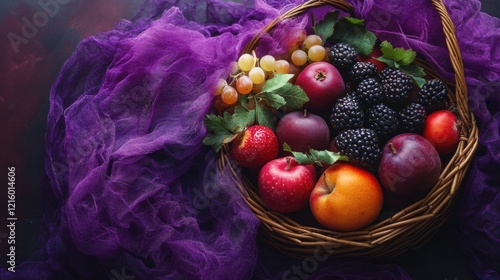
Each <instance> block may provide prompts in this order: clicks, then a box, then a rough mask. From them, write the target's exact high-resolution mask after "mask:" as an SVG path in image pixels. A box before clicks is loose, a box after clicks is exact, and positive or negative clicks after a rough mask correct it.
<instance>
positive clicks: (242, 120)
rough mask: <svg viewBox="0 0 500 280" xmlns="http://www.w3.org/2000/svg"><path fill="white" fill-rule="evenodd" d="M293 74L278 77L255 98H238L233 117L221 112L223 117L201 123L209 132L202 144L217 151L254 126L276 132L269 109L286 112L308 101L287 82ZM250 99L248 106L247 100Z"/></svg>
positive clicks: (246, 96) (210, 117)
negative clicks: (238, 102) (283, 109)
mask: <svg viewBox="0 0 500 280" xmlns="http://www.w3.org/2000/svg"><path fill="white" fill-rule="evenodd" d="M292 77H293V74H277V75H275V76H274V77H273V78H271V79H269V80H267V82H266V84H265V85H264V87H263V88H262V91H261V92H259V93H256V94H248V95H240V103H241V105H240V106H236V107H235V108H234V113H233V114H229V113H228V112H224V113H223V114H222V116H218V115H214V114H209V115H207V116H206V117H205V120H204V123H205V127H206V128H207V130H208V133H207V135H206V136H205V138H204V139H203V144H205V145H208V146H211V147H212V148H213V149H215V150H216V151H219V150H220V149H221V148H222V146H223V145H224V144H227V143H230V142H231V141H233V140H234V139H235V138H236V137H237V136H238V134H239V133H241V132H243V131H245V130H246V129H247V128H248V127H250V126H251V125H253V124H255V123H257V124H260V125H265V126H267V127H270V128H271V129H273V130H274V129H275V126H276V122H277V117H276V115H275V113H274V112H273V110H272V109H282V108H283V107H285V106H286V108H287V109H288V110H295V109H299V108H301V107H302V106H303V105H304V104H305V103H306V102H307V101H309V98H307V95H306V94H305V92H304V91H303V90H302V89H301V88H300V87H299V86H296V85H292V84H291V83H290V82H289V81H290V79H291V78H292ZM252 99H253V102H252V103H251V104H255V106H250V100H252Z"/></svg>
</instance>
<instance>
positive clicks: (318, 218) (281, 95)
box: [204, 0, 478, 258]
mask: <svg viewBox="0 0 500 280" xmlns="http://www.w3.org/2000/svg"><path fill="white" fill-rule="evenodd" d="M432 2H433V4H434V6H435V7H436V9H437V10H438V11H439V14H440V17H441V21H442V23H443V34H444V36H445V38H446V41H447V46H448V49H449V54H450V60H451V64H452V65H453V68H454V71H455V81H453V82H450V81H445V80H444V79H442V78H441V77H439V75H438V74H436V72H435V71H433V69H432V68H431V67H430V66H429V65H428V64H426V62H425V61H424V60H422V59H420V58H418V55H417V54H416V53H415V52H414V51H413V50H411V49H404V48H398V47H394V46H393V45H392V44H391V42H389V41H387V40H384V41H380V40H379V39H378V38H376V36H375V35H374V34H373V33H371V32H370V31H369V30H367V29H366V28H365V26H364V22H363V20H362V19H359V18H356V17H354V16H352V14H353V11H352V7H351V6H350V5H349V4H348V3H346V2H344V1H338V0H337V1H334V0H330V1H320V0H310V1H308V2H305V3H304V4H302V5H299V6H296V7H294V8H292V9H290V10H289V11H288V12H285V13H284V14H282V15H281V16H280V17H278V18H276V19H275V20H273V21H272V22H270V23H269V24H268V25H267V26H266V27H265V28H264V29H263V30H261V31H259V32H258V33H257V34H256V35H255V37H254V38H252V40H251V41H250V42H249V43H248V44H247V45H246V46H245V48H244V50H243V51H242V54H241V56H240V57H239V58H238V60H237V61H235V64H234V67H233V68H234V69H233V70H232V73H231V75H230V76H229V77H227V79H226V78H225V79H221V80H220V81H219V84H218V85H217V87H216V90H215V97H214V107H215V108H216V109H217V114H209V115H207V116H206V118H205V125H206V127H207V131H208V134H207V136H206V137H205V139H204V144H206V145H209V146H212V147H213V148H214V149H215V150H216V151H218V152H219V155H220V156H219V167H220V168H221V169H224V168H229V169H230V170H231V174H233V177H234V178H233V179H234V181H235V182H236V183H237V185H238V186H239V188H240V190H241V193H242V195H243V196H244V197H245V199H246V202H247V203H248V205H249V207H250V208H251V209H252V211H253V212H254V213H255V215H256V217H258V218H259V219H260V220H261V230H260V238H261V240H263V241H264V242H267V243H269V244H271V245H272V246H274V247H276V248H278V249H280V250H282V251H284V252H286V253H288V254H290V255H293V256H299V257H304V256H310V255H311V254H314V253H318V252H319V251H321V250H325V251H327V252H328V253H329V254H332V255H335V256H342V257H356V258H375V257H384V256H395V255H397V254H400V253H402V252H404V251H406V250H408V249H411V248H414V247H416V246H418V245H421V244H422V242H424V241H425V240H426V239H427V238H429V237H430V236H431V235H432V233H433V232H434V230H435V229H436V228H438V227H439V225H441V224H442V223H443V222H444V221H445V220H446V217H447V216H448V214H449V212H450V210H451V208H452V207H453V202H454V201H455V200H456V198H457V196H458V194H459V189H460V185H461V182H462V179H463V177H464V175H465V173H466V171H467V168H468V166H469V163H470V161H471V158H472V155H473V154H474V152H475V149H476V147H477V137H478V131H477V127H476V125H475V122H474V116H473V115H472V114H471V113H470V112H469V108H468V104H467V89H466V85H465V79H464V73H463V66H462V61H461V56H460V52H459V49H458V44H457V39H456V37H455V34H454V30H453V23H452V22H451V20H450V18H449V16H448V14H447V12H446V8H445V7H444V5H443V4H442V3H441V2H440V1H437V0H432ZM323 6H326V7H331V11H328V12H327V13H326V14H325V15H324V16H323V17H322V19H321V20H319V21H317V20H315V19H314V18H313V20H312V21H313V22H312V24H311V25H310V28H303V29H302V30H301V31H300V32H295V33H294V34H298V35H296V36H295V37H294V38H295V39H294V41H293V44H288V45H289V46H288V51H287V52H286V53H283V54H280V55H271V54H262V53H260V54H257V53H258V52H256V49H257V46H258V44H259V40H261V39H262V38H263V36H272V34H273V29H274V28H275V27H276V26H277V25H279V24H281V23H282V22H285V21H286V20H288V19H293V18H295V17H297V16H299V15H304V14H306V13H308V11H309V10H310V9H313V8H317V7H323Z"/></svg>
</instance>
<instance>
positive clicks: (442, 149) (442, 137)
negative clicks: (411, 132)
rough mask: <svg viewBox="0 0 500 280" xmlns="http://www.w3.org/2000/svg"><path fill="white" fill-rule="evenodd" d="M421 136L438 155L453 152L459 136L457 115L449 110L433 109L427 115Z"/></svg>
mask: <svg viewBox="0 0 500 280" xmlns="http://www.w3.org/2000/svg"><path fill="white" fill-rule="evenodd" d="M423 136H424V137H425V138H426V139H427V140H429V142H431V144H432V145H433V146H434V148H436V150H437V151H438V153H439V154H440V155H447V154H450V153H453V152H455V150H456V149H457V146H458V140H459V138H460V132H459V131H458V120H457V116H456V115H455V114H454V113H453V112H451V111H449V110H439V111H435V112H433V113H431V114H429V115H428V116H427V119H426V121H425V125H424V132H423Z"/></svg>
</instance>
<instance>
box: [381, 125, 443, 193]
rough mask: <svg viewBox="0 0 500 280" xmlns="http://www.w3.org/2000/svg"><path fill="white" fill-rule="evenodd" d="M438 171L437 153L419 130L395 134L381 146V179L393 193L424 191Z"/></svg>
mask: <svg viewBox="0 0 500 280" xmlns="http://www.w3.org/2000/svg"><path fill="white" fill-rule="evenodd" d="M440 173H441V159H440V158H439V154H438V153H437V151H436V149H435V148H434V147H433V146H432V144H431V143H430V142H429V141H427V139H425V138H424V137H422V136H420V135H419V134H415V133H403V134H399V135H396V136H394V137H393V138H391V139H390V140H389V141H388V142H387V143H386V144H385V145H384V148H383V149H382V157H381V159H380V163H379V169H378V174H379V178H380V183H381V184H382V187H384V188H385V189H386V190H387V191H389V192H391V193H392V194H394V195H396V196H401V197H408V198H412V197H416V196H419V195H422V194H424V193H426V192H427V191H429V190H430V189H431V188H432V187H433V186H434V184H435V183H436V182H437V180H438V178H439V174H440Z"/></svg>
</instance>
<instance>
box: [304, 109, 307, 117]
mask: <svg viewBox="0 0 500 280" xmlns="http://www.w3.org/2000/svg"><path fill="white" fill-rule="evenodd" d="M304 118H307V109H304Z"/></svg>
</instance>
